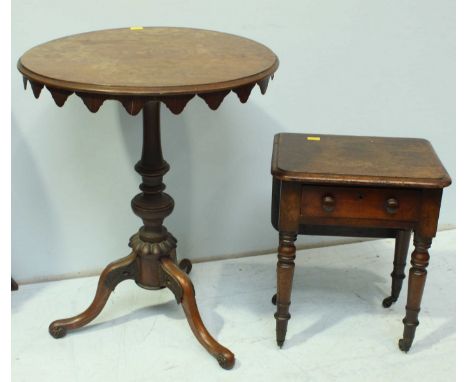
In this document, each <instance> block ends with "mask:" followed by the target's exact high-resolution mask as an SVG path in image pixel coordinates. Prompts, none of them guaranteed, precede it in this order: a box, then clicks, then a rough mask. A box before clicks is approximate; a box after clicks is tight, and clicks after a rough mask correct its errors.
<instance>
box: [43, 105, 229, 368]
mask: <svg viewBox="0 0 468 382" xmlns="http://www.w3.org/2000/svg"><path fill="white" fill-rule="evenodd" d="M135 170H136V171H137V172H138V173H139V174H140V175H141V177H142V180H143V181H142V183H141V184H140V190H141V191H142V192H141V193H139V194H138V195H136V196H135V197H134V198H133V200H132V203H131V205H132V209H133V211H134V212H135V214H136V215H137V216H139V217H140V218H141V219H142V220H143V226H142V227H141V228H140V230H139V231H138V233H136V234H135V235H133V236H132V237H131V238H130V243H129V246H130V247H131V248H132V253H131V254H130V255H129V256H127V257H125V258H123V259H122V260H119V261H117V262H114V263H111V264H109V265H108V266H107V267H106V269H105V270H104V271H103V272H102V274H101V277H100V279H99V284H98V288H97V291H96V296H95V298H94V300H93V302H92V304H91V305H90V306H89V307H88V309H86V310H85V311H84V312H83V313H81V314H78V315H77V316H74V317H71V318H67V319H61V320H56V321H54V322H52V323H51V324H50V326H49V332H50V334H51V335H52V336H53V337H55V338H61V337H64V336H65V335H66V333H67V331H68V330H71V329H77V328H80V327H82V326H84V325H86V324H88V323H89V322H91V321H92V320H93V319H94V318H96V317H97V315H98V314H99V313H100V312H101V311H102V309H103V308H104V306H105V304H106V302H107V300H108V298H109V296H110V293H111V292H112V291H113V290H114V288H115V287H116V286H117V285H118V284H119V283H120V282H121V281H123V280H127V279H132V280H134V281H135V282H136V283H137V284H138V285H139V286H140V287H142V288H145V289H162V288H165V287H167V288H169V289H170V290H171V291H172V292H173V293H174V295H175V297H176V301H177V303H182V306H183V308H184V312H185V314H186V316H187V319H188V321H189V324H190V327H191V329H192V331H193V332H194V334H195V336H196V338H197V339H198V340H199V341H200V343H201V344H202V345H203V346H204V347H205V348H206V349H207V350H208V352H209V353H210V354H212V355H213V356H214V357H215V358H216V360H217V361H218V363H219V364H220V366H221V367H223V368H225V369H230V368H232V367H233V366H234V362H235V359H234V354H233V353H232V352H230V351H229V350H228V349H226V348H225V347H224V346H222V345H220V344H219V343H218V342H216V340H215V339H214V338H213V337H212V336H211V335H210V334H209V332H208V331H207V329H206V328H205V326H204V325H203V322H202V320H201V318H200V314H199V313H198V308H197V304H196V302H195V293H194V289H193V285H192V283H191V281H190V279H189V278H188V276H187V275H186V273H184V271H183V270H182V269H185V270H186V271H187V273H188V272H190V269H191V268H192V264H191V262H190V261H189V260H188V259H184V260H182V261H181V265H180V267H179V265H178V264H177V257H176V251H175V250H176V246H177V240H176V239H175V238H174V237H173V236H172V235H171V234H170V233H169V232H168V230H167V229H166V227H164V225H163V221H164V219H165V218H166V217H167V216H168V215H170V213H171V212H172V210H173V209H174V200H173V199H172V198H171V197H170V196H169V195H168V194H166V193H164V192H163V191H164V189H165V185H164V183H163V176H164V174H166V173H167V172H168V171H169V165H168V164H167V162H166V161H165V160H164V158H163V155H162V149H161V137H160V104H159V102H148V103H146V104H145V105H144V110H143V149H142V154H141V160H140V161H139V162H138V163H137V164H136V165H135Z"/></svg>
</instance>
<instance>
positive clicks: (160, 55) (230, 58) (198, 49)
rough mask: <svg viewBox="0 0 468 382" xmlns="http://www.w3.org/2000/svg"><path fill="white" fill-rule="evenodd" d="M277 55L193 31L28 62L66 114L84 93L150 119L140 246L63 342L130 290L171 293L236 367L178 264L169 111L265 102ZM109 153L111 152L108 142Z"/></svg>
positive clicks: (30, 77) (109, 270)
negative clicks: (166, 131) (123, 288)
mask: <svg viewBox="0 0 468 382" xmlns="http://www.w3.org/2000/svg"><path fill="white" fill-rule="evenodd" d="M278 65H279V61H278V58H277V57H276V55H275V54H274V53H273V52H272V51H271V50H270V49H269V48H267V47H266V46H264V45H262V44H260V43H257V42H255V41H252V40H249V39H246V38H243V37H239V36H235V35H231V34H227V33H220V32H215V31H208V30H202V29H191V28H167V27H160V28H158V27H150V28H146V27H144V28H143V27H132V28H121V29H112V30H102V31H96V32H89V33H83V34H78V35H74V36H68V37H64V38H60V39H57V40H53V41H50V42H47V43H45V44H42V45H39V46H36V47H34V48H32V49H30V50H29V51H27V52H26V53H25V54H24V55H23V56H22V57H21V58H20V60H19V61H18V69H19V71H20V72H21V73H22V75H23V80H24V86H25V87H26V86H27V84H28V82H29V84H30V86H31V88H32V91H33V93H34V96H35V97H36V98H38V97H39V95H40V93H41V90H42V89H43V88H44V86H45V87H46V88H47V89H48V90H49V91H50V93H51V95H52V97H53V99H54V101H55V103H56V104H57V105H58V106H63V104H64V103H65V101H66V100H67V98H68V97H69V96H70V95H71V94H73V93H75V94H76V95H77V96H78V97H80V98H81V99H82V100H83V102H84V104H85V105H86V107H87V108H88V109H89V110H90V111H91V112H93V113H95V112H97V111H98V110H99V108H100V107H101V105H102V104H103V102H104V101H106V100H117V101H120V102H121V103H122V105H123V106H124V107H125V109H126V110H127V112H128V113H129V114H131V115H137V114H138V113H139V112H140V111H141V110H143V118H142V119H143V145H142V146H143V147H142V153H141V160H140V161H138V162H137V164H136V165H135V170H136V171H137V172H138V174H140V175H141V177H142V183H141V184H140V190H141V193H139V194H138V195H136V196H135V197H134V198H133V199H132V202H131V206H132V209H133V212H134V213H135V214H136V215H137V216H138V217H140V218H141V219H142V220H143V226H142V227H141V228H140V230H139V231H138V232H137V233H135V234H134V235H133V236H132V237H131V238H130V243H129V246H130V247H131V253H130V254H129V255H128V256H127V257H124V258H122V259H120V260H117V261H115V262H113V263H111V264H109V265H108V266H107V267H106V268H105V269H104V271H103V272H102V274H101V277H100V279H99V283H98V287H97V291H96V295H95V297H94V300H93V302H92V303H91V305H90V306H89V307H88V309H86V310H85V311H84V312H82V313H80V314H78V315H76V316H74V317H70V318H66V319H61V320H56V321H54V322H52V323H51V324H50V326H49V332H50V334H51V335H52V336H53V337H55V338H60V337H63V336H65V334H66V333H67V331H68V330H72V329H77V328H80V327H82V326H84V325H86V324H88V323H89V322H91V321H92V320H93V319H94V318H95V317H96V316H97V315H98V314H99V313H100V312H101V310H102V309H103V308H104V305H105V304H106V302H107V299H108V298H109V295H110V294H111V292H112V291H113V290H114V288H115V287H116V286H117V285H118V284H119V283H120V282H121V281H123V280H127V279H132V280H135V282H136V283H137V284H138V285H139V286H140V287H142V288H145V289H154V290H156V289H162V288H166V287H167V288H168V289H170V290H171V291H172V292H173V293H174V295H175V298H176V301H177V303H180V304H182V307H183V309H184V312H185V315H186V317H187V320H188V322H189V325H190V328H191V329H192V331H193V333H194V335H195V337H196V338H197V339H198V341H199V342H200V343H201V344H202V345H203V346H204V347H205V349H206V350H207V351H208V352H209V353H210V354H211V355H213V356H214V357H215V358H216V359H217V361H218V363H219V364H220V365H221V367H223V368H225V369H230V368H232V367H233V365H234V362H235V359H234V354H233V353H232V352H231V351H230V350H229V349H227V348H225V347H224V346H222V345H221V344H219V343H218V342H217V341H216V340H215V339H214V338H213V337H212V336H211V335H210V333H209V332H208V330H207V329H206V328H205V326H204V324H203V321H202V319H201V317H200V314H199V312H198V308H197V304H196V301H195V291H194V288H193V285H192V282H191V280H190V278H189V277H188V275H187V274H188V273H189V272H190V269H191V268H192V264H191V263H190V261H189V260H187V259H184V260H182V261H181V262H180V263H179V262H178V261H177V256H176V246H177V240H176V239H175V238H174V236H172V235H171V233H170V232H169V231H168V230H167V229H166V227H164V225H163V221H164V219H165V218H166V217H167V216H169V215H170V214H171V212H172V210H173V209H174V200H173V199H172V198H171V196H170V195H168V194H167V193H165V192H164V189H165V188H166V187H165V185H164V183H163V176H164V175H165V174H166V173H167V172H168V171H169V164H168V163H167V162H166V161H165V160H164V158H163V154H162V147H161V146H162V142H161V135H160V108H161V103H163V104H164V105H165V106H166V107H167V108H168V109H169V110H170V111H171V112H173V113H174V114H179V113H181V112H182V110H183V109H184V107H185V105H186V104H187V103H188V102H189V101H190V100H191V99H192V98H193V97H195V96H199V97H200V98H202V99H203V100H204V101H205V102H206V103H207V105H208V106H209V107H210V109H212V110H216V109H217V108H218V107H219V106H220V104H221V103H222V101H223V99H224V98H225V97H226V96H227V95H228V94H229V93H230V92H231V91H232V92H234V93H235V94H236V95H237V96H238V98H239V100H240V101H241V102H242V103H245V102H247V100H248V98H249V95H250V93H251V91H252V89H253V88H254V87H255V85H258V86H259V88H260V91H261V93H262V94H264V93H265V92H266V89H267V86H268V82H269V80H270V78H272V77H273V73H274V72H275V71H276V69H277V68H278ZM103 144H105V142H103Z"/></svg>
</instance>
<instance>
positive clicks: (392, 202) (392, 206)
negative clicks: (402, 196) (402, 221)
mask: <svg viewBox="0 0 468 382" xmlns="http://www.w3.org/2000/svg"><path fill="white" fill-rule="evenodd" d="M385 209H386V210H387V212H388V213H389V214H394V213H395V212H397V210H398V200H397V199H396V198H389V199H387V202H386V203H385Z"/></svg>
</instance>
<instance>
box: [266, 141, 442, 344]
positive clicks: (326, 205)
mask: <svg viewBox="0 0 468 382" xmlns="http://www.w3.org/2000/svg"><path fill="white" fill-rule="evenodd" d="M271 173H272V175H273V195H272V215H271V216H272V224H273V226H274V227H275V229H277V230H278V231H279V247H278V265H277V294H276V295H275V296H273V303H274V304H276V306H277V311H276V314H275V318H276V340H277V343H278V345H279V346H280V347H281V346H282V345H283V343H284V340H285V337H286V330H287V324H288V320H289V319H290V317H291V316H290V314H289V305H290V303H291V289H292V280H293V273H294V259H295V253H296V247H295V245H294V242H295V240H296V237H297V235H298V234H306V235H343V236H364V237H381V238H395V239H396V243H395V257H394V268H393V272H392V274H391V276H392V289H391V295H390V296H389V297H387V298H385V299H384V300H383V303H382V304H383V306H384V307H386V308H387V307H389V306H390V305H392V303H394V302H395V301H397V299H398V296H399V294H400V290H401V286H402V282H403V279H404V278H405V274H404V269H405V262H406V256H407V251H408V246H409V240H410V237H411V232H412V231H414V247H415V249H414V251H413V253H412V255H411V265H412V267H411V269H410V271H409V282H408V300H407V304H406V317H405V318H404V319H403V323H404V331H403V338H402V339H400V341H399V347H400V349H401V350H402V351H405V352H407V351H408V350H409V349H410V347H411V344H412V342H413V339H414V335H415V331H416V327H417V326H418V324H419V321H418V314H419V310H420V305H421V299H422V295H423V289H424V284H425V281H426V274H427V271H426V268H427V266H428V264H429V252H428V250H429V248H430V246H431V241H432V238H433V237H435V235H436V231H437V222H438V218H439V209H440V203H441V198H442V190H443V188H444V187H447V186H449V185H450V184H451V179H450V176H449V175H448V174H447V171H446V170H445V168H444V167H443V166H442V164H441V162H440V160H439V158H438V157H437V155H436V153H435V152H434V150H433V148H432V146H431V144H430V143H429V142H428V141H426V140H423V139H412V138H382V137H357V136H338V135H312V136H311V135H306V134H287V133H285V134H278V135H276V136H275V140H274V148H273V158H272V164H271Z"/></svg>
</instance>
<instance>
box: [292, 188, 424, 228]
mask: <svg viewBox="0 0 468 382" xmlns="http://www.w3.org/2000/svg"><path fill="white" fill-rule="evenodd" d="M419 198H420V192H419V191H418V190H408V189H403V188H402V189H396V188H390V189H384V190H382V189H381V188H369V187H366V188H363V187H340V188H337V187H336V186H333V187H330V186H328V187H323V186H307V185H305V186H303V190H302V201H301V215H302V216H311V217H313V218H320V217H333V218H354V219H394V220H404V221H414V220H416V219H417V217H418V210H417V208H418V207H419V206H418V204H417V203H416V201H417V200H418V199H419ZM390 204H392V206H393V207H391V211H389V208H390ZM395 204H398V205H397V206H395Z"/></svg>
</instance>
